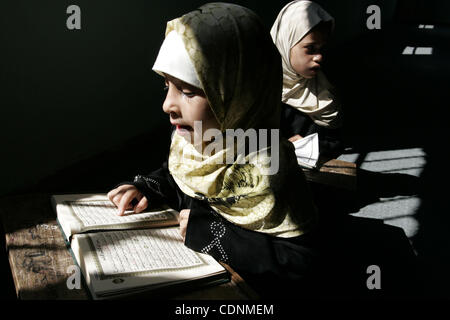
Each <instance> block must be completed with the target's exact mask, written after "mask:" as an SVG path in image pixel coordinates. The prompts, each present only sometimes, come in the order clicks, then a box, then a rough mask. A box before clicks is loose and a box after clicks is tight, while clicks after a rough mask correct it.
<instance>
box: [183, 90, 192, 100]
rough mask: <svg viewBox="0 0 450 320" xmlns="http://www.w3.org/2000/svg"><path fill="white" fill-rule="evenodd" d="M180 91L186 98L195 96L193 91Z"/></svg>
mask: <svg viewBox="0 0 450 320" xmlns="http://www.w3.org/2000/svg"><path fill="white" fill-rule="evenodd" d="M181 93H182V94H183V95H185V96H186V97H188V98H192V97H193V96H195V93H193V92H189V91H181Z"/></svg>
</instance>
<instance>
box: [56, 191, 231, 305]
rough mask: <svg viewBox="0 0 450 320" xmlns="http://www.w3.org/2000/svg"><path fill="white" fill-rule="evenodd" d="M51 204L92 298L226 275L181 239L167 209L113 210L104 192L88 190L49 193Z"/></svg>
mask: <svg viewBox="0 0 450 320" xmlns="http://www.w3.org/2000/svg"><path fill="white" fill-rule="evenodd" d="M52 204H53V207H54V209H55V211H56V215H57V221H58V223H59V225H60V226H61V229H62V231H63V234H64V237H65V238H66V241H67V244H68V245H70V248H71V251H72V252H73V255H74V258H75V259H76V262H77V264H78V265H79V267H80V269H81V271H82V273H83V276H84V278H85V280H86V284H87V285H88V288H89V290H90V292H91V295H92V297H93V298H94V299H106V298H118V297H124V296H133V295H136V294H143V293H147V294H149V295H152V293H155V292H162V291H164V290H167V289H168V288H173V290H177V289H175V288H178V289H180V288H181V287H189V288H191V287H194V286H195V285H205V284H211V283H221V282H225V281H228V274H227V272H226V270H225V268H224V267H223V266H221V265H220V264H219V263H218V262H217V261H216V260H214V258H212V257H211V256H209V255H205V254H202V253H197V252H195V251H192V250H191V249H189V248H187V247H186V246H185V245H184V243H183V239H182V237H181V235H180V234H179V231H178V227H177V225H178V219H177V218H178V217H177V216H178V212H177V211H175V210H173V209H170V208H168V207H165V208H158V209H153V210H147V211H145V212H143V213H139V214H133V213H132V212H131V211H126V212H125V215H124V216H118V215H117V212H118V210H117V208H116V207H115V206H114V205H113V204H112V203H111V202H110V201H109V200H108V198H107V196H106V195H94V194H78V195H76V194H72V195H54V196H52ZM157 290H158V291H157Z"/></svg>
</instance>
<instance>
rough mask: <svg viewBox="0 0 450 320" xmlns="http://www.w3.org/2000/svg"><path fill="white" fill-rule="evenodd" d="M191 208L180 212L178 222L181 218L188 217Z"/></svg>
mask: <svg viewBox="0 0 450 320" xmlns="http://www.w3.org/2000/svg"><path fill="white" fill-rule="evenodd" d="M189 211H190V210H188V209H183V210H181V211H180V214H179V215H178V223H180V221H181V220H183V219H186V213H188V212H189Z"/></svg>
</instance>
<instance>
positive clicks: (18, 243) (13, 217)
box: [0, 194, 258, 300]
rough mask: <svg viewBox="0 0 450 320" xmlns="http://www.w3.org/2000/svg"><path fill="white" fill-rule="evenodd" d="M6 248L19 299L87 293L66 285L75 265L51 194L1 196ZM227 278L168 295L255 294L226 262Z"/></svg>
mask: <svg viewBox="0 0 450 320" xmlns="http://www.w3.org/2000/svg"><path fill="white" fill-rule="evenodd" d="M0 216H1V219H2V223H3V228H4V232H5V236H6V250H7V254H8V259H9V263H10V266H11V272H12V277H13V279H14V284H15V288H16V293H17V297H18V298H19V299H89V293H88V292H89V291H88V289H87V288H86V286H85V284H83V286H82V288H81V289H73V290H69V289H68V287H67V285H66V281H67V278H68V277H69V276H70V275H71V273H68V272H67V269H68V267H69V266H71V265H74V260H73V258H72V256H71V254H70V251H69V250H68V249H67V248H66V245H65V242H64V239H63V235H62V233H61V231H60V229H59V226H58V225H57V223H56V215H55V213H54V211H53V209H52V207H51V204H50V195H49V194H33V195H23V196H15V197H8V198H3V199H1V200H0ZM224 267H225V268H226V269H227V270H228V271H229V272H230V274H231V281H229V282H228V283H224V284H221V285H217V286H214V287H206V288H202V289H197V290H195V291H191V292H188V293H184V294H178V295H171V296H170V298H171V299H217V300H218V299H227V300H228V299H234V300H241V299H257V298H258V295H257V294H256V293H255V292H254V291H253V290H252V289H251V288H250V287H249V286H248V285H247V284H246V283H245V281H244V280H243V279H242V278H241V277H240V276H239V275H238V274H237V273H235V272H234V271H233V270H232V269H231V268H230V267H229V266H227V265H224Z"/></svg>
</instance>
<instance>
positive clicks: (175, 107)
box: [163, 74, 220, 142]
mask: <svg viewBox="0 0 450 320" xmlns="http://www.w3.org/2000/svg"><path fill="white" fill-rule="evenodd" d="M165 76H166V77H165V78H166V90H167V96H166V99H165V100H164V103H163V110H164V112H165V113H167V114H169V116H170V123H171V124H172V125H174V126H176V133H177V134H179V135H181V136H183V137H184V138H186V139H188V141H191V142H193V141H194V121H201V123H202V132H195V135H198V137H203V132H205V131H206V130H207V129H212V128H215V129H219V128H220V125H219V123H218V122H217V120H216V117H215V116H214V114H213V112H212V110H211V108H210V106H209V103H208V100H207V99H206V96H205V93H204V92H203V90H201V89H199V88H196V87H194V86H192V85H190V84H187V83H186V82H183V81H181V80H180V79H177V78H175V77H172V76H170V75H167V74H166V75H165Z"/></svg>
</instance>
